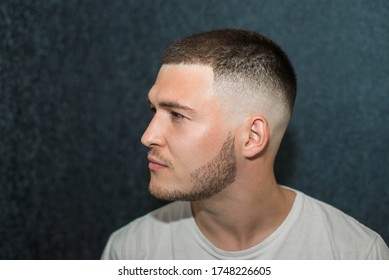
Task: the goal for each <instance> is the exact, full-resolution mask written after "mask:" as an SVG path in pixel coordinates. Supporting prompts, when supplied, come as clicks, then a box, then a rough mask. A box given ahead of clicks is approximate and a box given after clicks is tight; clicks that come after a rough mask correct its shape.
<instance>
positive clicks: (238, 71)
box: [161, 29, 297, 113]
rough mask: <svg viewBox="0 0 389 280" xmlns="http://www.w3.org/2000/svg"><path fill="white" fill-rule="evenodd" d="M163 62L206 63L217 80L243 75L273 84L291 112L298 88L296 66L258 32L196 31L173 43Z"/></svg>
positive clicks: (259, 81)
mask: <svg viewBox="0 0 389 280" xmlns="http://www.w3.org/2000/svg"><path fill="white" fill-rule="evenodd" d="M161 64H200V65H207V66H211V67H212V69H213V72H214V75H215V80H216V79H217V78H220V77H223V76H227V75H228V76H231V75H241V76H243V77H245V78H248V79H250V80H251V81H254V82H255V83H257V84H259V85H261V86H263V85H264V86H272V87H273V88H276V89H277V90H281V91H282V95H283V99H284V100H285V101H286V103H287V105H288V108H289V110H290V113H291V112H292V109H293V106H294V101H295V98H296V90H297V82H296V75H295V71H294V69H293V66H292V64H291V63H290V61H289V58H288V57H287V55H286V54H285V52H284V51H283V50H282V49H281V48H280V47H279V46H278V45H277V44H275V43H274V42H273V41H271V40H270V39H268V38H266V37H265V36H263V35H261V34H259V33H257V32H254V31H249V30H241V29H221V30H213V31H208V32H203V33H198V34H194V35H191V36H188V37H186V38H183V39H182V40H179V41H177V42H175V43H174V44H173V45H171V46H170V47H169V48H168V49H167V50H166V51H165V52H164V53H163V55H162V58H161Z"/></svg>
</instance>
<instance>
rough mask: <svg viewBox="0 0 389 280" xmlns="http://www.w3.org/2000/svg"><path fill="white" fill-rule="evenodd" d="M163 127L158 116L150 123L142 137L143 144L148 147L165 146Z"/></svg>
mask: <svg viewBox="0 0 389 280" xmlns="http://www.w3.org/2000/svg"><path fill="white" fill-rule="evenodd" d="M161 129H162V126H161V125H160V124H159V122H158V120H157V118H156V115H154V117H153V119H152V120H151V121H150V123H149V126H148V127H147V128H146V130H145V132H144V133H143V135H142V138H141V142H142V144H143V145H145V146H146V147H153V146H161V145H162V144H163V135H162V131H161Z"/></svg>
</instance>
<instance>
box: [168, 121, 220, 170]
mask: <svg viewBox="0 0 389 280" xmlns="http://www.w3.org/2000/svg"><path fill="white" fill-rule="evenodd" d="M223 135H224V134H223V133H221V132H218V131H216V130H215V129H213V130H212V129H209V130H204V131H201V130H197V131H196V133H191V134H190V136H188V137H185V138H181V139H180V141H176V142H175V144H174V145H171V149H170V150H171V152H172V156H173V159H176V160H177V164H179V165H180V166H182V167H184V168H186V169H190V170H194V169H196V168H198V167H200V166H202V165H204V164H206V163H207V162H209V161H210V160H211V159H213V158H214V157H215V156H216V155H217V154H218V153H219V151H220V149H221V147H222V145H223V142H224V140H225V138H223V137H222V136H223ZM177 167H178V166H177Z"/></svg>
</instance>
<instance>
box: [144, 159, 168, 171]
mask: <svg viewBox="0 0 389 280" xmlns="http://www.w3.org/2000/svg"><path fill="white" fill-rule="evenodd" d="M147 160H148V161H149V169H150V170H151V171H157V170H161V169H164V168H167V167H168V166H167V165H166V163H164V162H163V161H161V160H159V159H157V158H155V157H153V156H151V155H148V156H147Z"/></svg>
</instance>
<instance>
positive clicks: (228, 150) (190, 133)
mask: <svg viewBox="0 0 389 280" xmlns="http://www.w3.org/2000/svg"><path fill="white" fill-rule="evenodd" d="M295 95H296V79H295V74H294V71H293V68H292V66H291V64H290V62H289V60H288V58H287V56H286V55H285V54H284V53H283V51H282V50H281V49H280V48H279V47H278V46H277V45H275V44H274V43H273V42H271V41H270V40H268V39H266V38H265V37H263V36H262V35H260V34H257V33H254V32H251V31H244V30H233V29H226V30H216V31H210V32H205V33H201V34H195V35H192V36H189V37H187V38H184V39H182V40H180V41H178V42H176V43H175V44H173V45H172V46H171V47H170V48H168V49H167V50H166V51H165V53H164V54H163V56H162V67H161V70H160V72H159V75H158V78H157V81H156V83H155V85H154V86H153V88H152V89H151V90H150V93H149V100H150V103H151V106H152V109H153V110H154V111H155V113H156V114H155V116H154V118H153V120H152V121H151V123H150V125H149V127H148V129H147V130H146V132H145V134H144V135H143V137H142V142H143V143H144V144H145V145H146V146H148V147H149V148H150V150H151V151H150V155H149V161H150V169H151V181H150V190H151V192H152V193H153V194H155V195H156V196H157V197H160V198H165V199H169V200H177V199H184V200H197V199H204V198H206V197H209V196H212V195H213V194H215V193H217V192H219V191H221V190H222V189H224V188H226V187H227V186H228V185H230V184H231V183H232V182H234V180H235V176H236V172H237V166H236V154H237V153H239V155H240V156H243V157H246V158H256V157H258V156H259V155H260V154H263V153H264V152H265V151H267V152H266V153H270V154H271V156H272V157H275V154H276V151H277V149H278V146H279V144H280V142H281V140H282V136H283V134H284V132H285V130H286V127H287V124H288V122H289V119H290V116H291V112H292V108H293V103H294V99H295ZM246 132H247V138H248V139H247V143H248V144H247V145H246V144H245V147H244V148H242V149H240V147H236V146H237V145H238V146H243V144H244V142H245V141H246V140H245V137H246V134H245V133H246ZM236 137H238V139H236Z"/></svg>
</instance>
